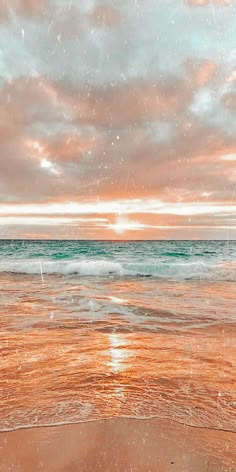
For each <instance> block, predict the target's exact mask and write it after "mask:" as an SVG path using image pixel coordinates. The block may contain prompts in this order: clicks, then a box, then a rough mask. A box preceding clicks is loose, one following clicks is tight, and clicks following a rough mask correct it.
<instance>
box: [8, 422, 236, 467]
mask: <svg viewBox="0 0 236 472" xmlns="http://www.w3.org/2000/svg"><path fill="white" fill-rule="evenodd" d="M0 450H1V454H0V470H1V471H4V472H5V471H9V470H11V471H13V470H14V471H19V472H32V471H42V470H43V471H44V472H77V471H78V472H82V471H86V472H89V471H91V472H92V471H93V472H98V471H104V472H105V471H107V472H113V471H126V472H128V471H136V472H156V471H160V472H169V471H173V472H233V471H235V470H236V447H235V436H234V434H233V433H229V432H223V431H213V430H209V429H204V428H202V429H201V428H194V427H187V426H184V425H181V424H178V423H176V422H172V421H169V420H161V419H150V420H133V419H111V420H105V421H95V422H87V423H81V424H74V425H65V426H57V427H48V428H31V429H25V430H18V431H12V432H7V433H1V434H0Z"/></svg>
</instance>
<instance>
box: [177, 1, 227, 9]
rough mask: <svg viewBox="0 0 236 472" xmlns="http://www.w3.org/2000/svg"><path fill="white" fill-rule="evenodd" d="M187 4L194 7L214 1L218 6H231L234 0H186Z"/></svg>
mask: <svg viewBox="0 0 236 472" xmlns="http://www.w3.org/2000/svg"><path fill="white" fill-rule="evenodd" d="M185 1H186V4H187V5H189V6H193V7H202V6H205V5H209V4H210V3H212V4H213V5H218V6H229V5H232V0H185Z"/></svg>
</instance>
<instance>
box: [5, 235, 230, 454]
mask: <svg viewBox="0 0 236 472" xmlns="http://www.w3.org/2000/svg"><path fill="white" fill-rule="evenodd" d="M235 282H236V242H235V241H142V242H138V241H129V242H109V241H5V240H2V241H0V289H1V294H0V295H1V296H0V430H11V429H16V428H21V427H29V426H40V425H56V424H64V423H75V422H81V421H89V420H97V419H103V418H115V417H126V418H139V419H140V418H151V417H159V418H167V419H171V420H174V421H177V422H179V423H183V424H187V425H190V426H194V427H197V428H209V429H212V430H219V431H222V430H223V431H226V432H231V433H232V432H235V431H236V385H235V372H236V370H235V369H236V352H235V345H236V336H235V335H236V327H235V321H236V301H235V293H236V290H235V289H236V285H235ZM227 434H228V433H227ZM227 454H228V453H227ZM230 454H231V452H229V455H230Z"/></svg>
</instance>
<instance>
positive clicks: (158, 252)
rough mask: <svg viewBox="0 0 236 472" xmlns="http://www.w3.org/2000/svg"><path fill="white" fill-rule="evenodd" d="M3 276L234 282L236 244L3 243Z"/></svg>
mask: <svg viewBox="0 0 236 472" xmlns="http://www.w3.org/2000/svg"><path fill="white" fill-rule="evenodd" d="M0 272H8V273H19V274H58V275H60V274H61V275H64V276H66V275H77V276H95V277H99V276H102V277H110V276H111V277H118V278H120V277H127V276H130V277H136V276H147V277H156V278H160V279H165V280H166V279H170V280H209V281H210V280H211V281H214V280H215V281H217V280H218V281H220V280H222V281H236V241H130V242H113V241H112V242H109V241H1V242H0Z"/></svg>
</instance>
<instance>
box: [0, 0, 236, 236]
mask: <svg viewBox="0 0 236 472" xmlns="http://www.w3.org/2000/svg"><path fill="white" fill-rule="evenodd" d="M0 238H26V239H27V238H33V239H36V238H42V239H50V238H61V239H236V0H0Z"/></svg>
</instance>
